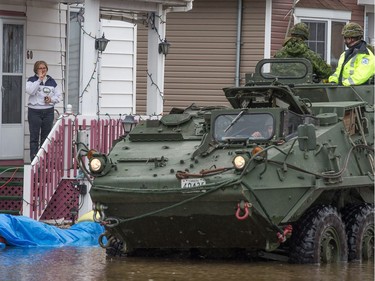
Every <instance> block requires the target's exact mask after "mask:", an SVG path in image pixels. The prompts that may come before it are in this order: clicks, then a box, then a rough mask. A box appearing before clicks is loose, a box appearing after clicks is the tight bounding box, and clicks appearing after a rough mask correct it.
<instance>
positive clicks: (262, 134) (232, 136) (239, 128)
mask: <svg viewBox="0 0 375 281" xmlns="http://www.w3.org/2000/svg"><path fill="white" fill-rule="evenodd" d="M274 126H275V125H274V118H273V116H272V114H269V113H253V114H249V113H246V114H242V113H240V114H238V113H237V114H236V113H233V114H222V115H219V116H217V118H216V119H215V122H214V129H213V132H214V139H215V140H217V141H218V142H226V141H227V142H230V141H245V140H260V141H265V140H269V139H270V138H271V137H272V136H273V135H274V131H275V130H274Z"/></svg>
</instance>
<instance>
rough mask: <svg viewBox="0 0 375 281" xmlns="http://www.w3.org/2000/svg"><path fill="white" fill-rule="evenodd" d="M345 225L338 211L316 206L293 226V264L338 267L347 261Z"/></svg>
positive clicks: (291, 244)
mask: <svg viewBox="0 0 375 281" xmlns="http://www.w3.org/2000/svg"><path fill="white" fill-rule="evenodd" d="M347 252H348V247H347V243H346V234H345V227H344V224H343V222H342V220H341V218H340V216H339V215H338V213H337V211H336V209H335V208H333V207H331V206H321V205H320V206H316V207H313V208H311V209H310V210H308V211H307V212H306V213H305V214H304V215H303V216H302V217H301V219H300V220H299V221H298V222H297V223H296V224H294V225H293V234H292V237H291V241H290V256H289V262H291V263H335V262H339V261H346V260H347Z"/></svg>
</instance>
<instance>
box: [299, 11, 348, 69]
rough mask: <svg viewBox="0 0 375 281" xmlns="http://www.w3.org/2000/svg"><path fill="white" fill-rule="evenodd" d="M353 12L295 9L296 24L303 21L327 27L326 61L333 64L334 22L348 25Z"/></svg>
mask: <svg viewBox="0 0 375 281" xmlns="http://www.w3.org/2000/svg"><path fill="white" fill-rule="evenodd" d="M351 14H352V12H351V11H342V10H331V9H316V8H295V11H294V22H295V23H299V22H303V21H308V22H323V23H325V26H326V36H325V37H326V38H325V42H326V43H325V46H324V49H325V53H326V58H325V61H326V62H327V63H329V64H331V58H332V56H331V45H332V42H331V40H330V39H329V38H332V22H342V23H344V24H346V23H348V22H349V21H350V19H351Z"/></svg>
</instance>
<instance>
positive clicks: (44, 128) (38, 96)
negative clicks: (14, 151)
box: [26, 61, 61, 161]
mask: <svg viewBox="0 0 375 281" xmlns="http://www.w3.org/2000/svg"><path fill="white" fill-rule="evenodd" d="M47 71H48V65H47V63H46V62H45V61H37V62H35V64H34V73H35V75H34V76H31V77H29V79H28V80H27V82H26V93H27V94H28V95H29V101H28V119H29V131H30V161H33V159H34V157H35V156H36V154H37V153H38V150H39V146H41V145H42V144H43V142H44V141H45V139H46V138H47V136H48V134H49V132H50V131H51V129H52V125H53V118H54V106H55V104H56V103H58V102H59V101H60V98H61V90H60V88H59V87H58V85H57V83H56V81H55V80H54V79H53V78H52V77H51V76H49V75H47ZM39 141H40V142H39Z"/></svg>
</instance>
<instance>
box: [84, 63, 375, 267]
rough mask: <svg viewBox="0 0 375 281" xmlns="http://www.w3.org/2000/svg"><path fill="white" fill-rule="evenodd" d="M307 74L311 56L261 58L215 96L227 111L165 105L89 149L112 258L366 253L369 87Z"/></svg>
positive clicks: (369, 242) (327, 258)
mask: <svg viewBox="0 0 375 281" xmlns="http://www.w3.org/2000/svg"><path fill="white" fill-rule="evenodd" d="M313 79H314V76H313V73H312V67H311V64H310V63H309V61H307V60H304V59H265V60H262V61H260V62H259V63H258V64H257V66H256V69H255V73H253V74H251V75H247V76H246V85H245V86H241V87H229V88H225V89H223V90H224V94H225V96H226V98H227V100H228V101H229V104H230V106H228V107H220V106H218V107H215V106H212V107H199V106H195V105H192V106H190V107H188V108H186V109H173V110H172V111H171V113H170V114H166V115H164V116H162V117H161V119H160V120H143V121H140V122H139V123H138V124H137V125H136V126H135V127H134V128H133V129H132V130H131V132H130V133H129V134H127V135H126V137H124V138H123V139H120V140H119V141H118V142H117V143H116V144H115V145H114V146H113V148H112V150H111V152H110V153H109V154H108V155H104V154H101V153H98V152H95V151H94V152H93V151H90V152H89V153H87V156H88V158H89V162H88V163H89V165H88V166H89V170H88V173H89V176H90V178H91V177H93V181H92V184H93V185H92V187H91V191H90V195H91V198H92V200H93V202H94V211H95V216H94V218H95V220H96V221H98V222H100V223H102V224H103V225H104V226H105V229H106V231H105V233H103V235H102V236H101V237H100V239H99V240H100V241H99V243H100V244H101V245H102V246H103V247H105V248H106V249H107V253H108V255H136V254H137V253H139V252H142V251H145V250H147V251H152V250H165V251H166V252H168V250H173V251H174V250H178V251H182V252H184V251H185V252H191V253H197V252H198V253H199V255H203V256H204V255H206V254H207V253H210V251H213V252H214V251H215V250H218V251H219V250H220V251H222V252H221V253H223V252H227V251H228V253H229V252H230V251H232V250H233V251H236V252H246V253H247V254H249V255H257V256H263V257H269V258H286V259H288V260H289V261H290V262H292V263H334V262H340V261H347V260H349V261H351V260H358V259H364V260H367V259H371V258H373V256H374V107H373V98H374V86H373V85H370V84H366V85H361V86H353V87H343V86H337V85H331V84H323V83H314V82H313ZM128 119H129V118H128ZM128 119H125V123H128V122H127V121H126V120H128ZM130 123H131V122H130ZM83 154H85V153H83Z"/></svg>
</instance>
